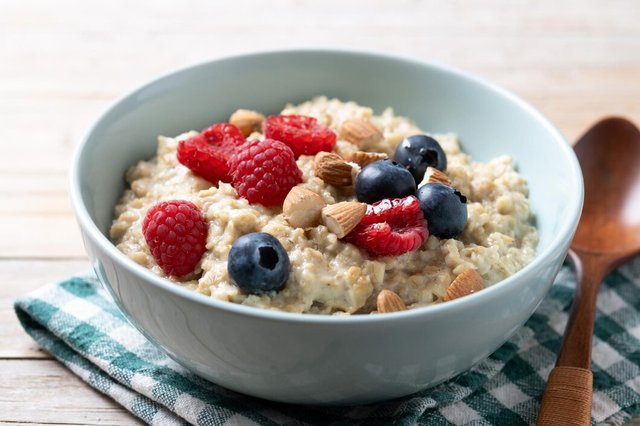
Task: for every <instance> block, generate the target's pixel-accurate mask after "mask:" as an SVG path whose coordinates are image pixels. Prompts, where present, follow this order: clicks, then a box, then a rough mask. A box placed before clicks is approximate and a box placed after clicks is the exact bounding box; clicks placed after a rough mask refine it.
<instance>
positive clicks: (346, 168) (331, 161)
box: [313, 152, 353, 186]
mask: <svg viewBox="0 0 640 426" xmlns="http://www.w3.org/2000/svg"><path fill="white" fill-rule="evenodd" d="M352 170H353V167H351V165H350V164H348V163H347V162H346V161H344V160H343V159H342V157H340V156H339V155H338V154H335V153H333V152H319V153H317V154H316V157H315V158H314V160H313V172H314V173H315V174H316V176H318V177H319V178H320V179H322V180H323V181H324V182H325V183H327V184H329V185H333V186H349V185H352V184H353V176H352Z"/></svg>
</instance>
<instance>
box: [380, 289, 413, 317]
mask: <svg viewBox="0 0 640 426" xmlns="http://www.w3.org/2000/svg"><path fill="white" fill-rule="evenodd" d="M376 305H377V308H378V312H380V313H385V312H398V311H406V310H407V306H406V305H405V304H404V301H403V300H402V298H401V297H400V296H398V295H397V294H396V293H394V292H393V291H391V290H382V291H381V292H380V293H378V298H377V299H376Z"/></svg>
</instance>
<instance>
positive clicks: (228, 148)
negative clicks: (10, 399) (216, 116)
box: [201, 123, 246, 158]
mask: <svg viewBox="0 0 640 426" xmlns="http://www.w3.org/2000/svg"><path fill="white" fill-rule="evenodd" d="M201 134H202V136H204V137H205V139H206V140H207V142H209V144H210V145H215V146H216V147H218V148H220V149H221V150H222V151H223V152H224V153H225V154H226V155H227V158H228V157H231V155H233V153H234V152H235V151H236V149H238V147H240V146H241V145H242V144H243V143H245V142H246V139H245V138H244V136H243V135H242V132H241V131H240V129H238V128H237V127H236V126H234V125H233V124H228V123H216V124H214V125H213V126H209V127H207V128H206V129H204V130H203V131H202V133H201Z"/></svg>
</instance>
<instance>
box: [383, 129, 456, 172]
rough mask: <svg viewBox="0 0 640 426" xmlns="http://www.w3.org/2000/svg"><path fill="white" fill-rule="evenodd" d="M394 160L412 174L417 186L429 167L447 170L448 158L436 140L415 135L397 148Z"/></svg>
mask: <svg viewBox="0 0 640 426" xmlns="http://www.w3.org/2000/svg"><path fill="white" fill-rule="evenodd" d="M393 159H394V160H395V161H397V162H398V163H400V164H402V165H403V166H405V167H406V168H407V170H409V171H410V172H411V174H412V175H413V178H414V179H415V181H416V184H419V183H420V182H421V181H422V178H423V177H424V172H425V171H426V170H427V167H434V168H436V169H438V170H441V171H443V172H444V171H445V170H446V169H447V156H446V154H445V153H444V150H443V149H442V147H441V146H440V144H439V143H438V141H436V140H435V139H433V138H431V137H429V136H427V135H413V136H409V137H408V138H405V139H404V140H403V141H402V142H400V144H398V146H397V147H396V152H395V154H394V156H393Z"/></svg>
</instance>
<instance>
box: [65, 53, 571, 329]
mask: <svg viewBox="0 0 640 426" xmlns="http://www.w3.org/2000/svg"><path fill="white" fill-rule="evenodd" d="M300 54H316V55H333V56H335V55H345V56H361V57H370V58H373V59H377V60H384V61H394V62H403V63H408V64H410V65H417V66H420V67H423V68H428V69H433V70H436V71H439V72H444V73H446V74H451V75H454V76H455V77H458V78H461V79H464V80H467V81H470V82H471V83H474V84H477V85H479V86H482V87H484V88H485V89H488V90H490V91H492V92H494V93H495V94H496V95H498V96H501V97H503V98H505V99H506V100H508V101H509V102H512V103H513V104H515V105H516V106H518V107H519V108H521V109H523V110H524V111H525V112H526V113H528V114H529V115H531V116H532V117H533V118H534V119H535V120H536V121H537V122H538V123H539V124H540V125H541V126H542V127H543V128H544V129H545V130H546V131H547V132H548V133H549V134H550V135H551V136H552V138H553V139H554V141H555V142H556V143H558V145H560V149H561V152H562V154H563V161H564V162H565V163H566V164H567V166H568V167H569V169H570V174H569V175H570V176H571V177H572V180H571V181H572V184H573V186H574V188H573V189H574V191H572V194H573V197H572V198H571V199H569V200H568V202H569V204H570V210H569V213H568V214H567V215H565V217H564V218H561V220H562V221H563V223H562V224H561V227H560V230H559V231H558V232H557V233H556V234H555V235H554V237H553V238H552V240H551V241H550V242H549V244H548V246H547V248H546V249H545V250H544V251H543V252H541V253H536V256H535V258H534V259H533V260H532V261H531V263H529V264H528V265H526V266H525V267H524V268H522V269H521V270H519V271H517V272H516V273H514V274H513V275H511V276H509V277H507V278H505V279H504V280H501V281H499V282H497V283H495V284H493V285H491V286H489V287H487V288H485V289H484V290H483V291H481V292H477V293H475V294H472V295H470V296H468V297H463V298H460V299H455V300H452V301H449V302H447V303H442V304H436V305H433V306H425V307H423V308H416V309H410V310H406V311H401V312H392V313H386V314H384V315H323V314H309V313H295V312H285V311H277V310H272V309H264V308H258V307H253V306H246V305H241V304H237V303H232V302H226V301H222V300H218V299H215V298H211V297H206V296H204V295H202V294H200V293H198V292H196V291H193V290H188V289H186V288H183V287H181V286H178V285H175V284H174V283H172V282H171V281H170V280H168V279H166V278H163V277H160V276H158V275H156V274H154V273H153V272H152V271H151V270H149V269H147V268H145V267H144V266H142V265H139V264H137V263H136V262H134V261H133V260H131V259H129V258H128V257H127V256H126V255H125V254H124V253H122V252H121V251H120V250H118V249H117V248H116V246H115V245H114V244H113V243H112V242H111V241H110V240H109V239H108V238H107V236H106V235H104V234H103V233H102V232H100V230H99V229H98V226H97V225H96V224H95V222H94V221H93V219H92V218H91V216H90V214H89V211H88V209H87V207H86V205H85V203H84V202H83V199H82V192H81V179H80V175H79V173H80V168H81V161H82V158H83V154H84V152H85V147H86V145H87V143H88V141H89V140H90V138H91V137H92V135H93V133H94V132H95V130H96V129H97V127H98V126H99V125H100V124H101V123H102V121H103V119H105V117H107V116H108V115H109V114H110V113H111V112H112V111H113V110H114V109H116V108H117V107H118V106H119V105H120V104H121V103H123V102H124V101H126V100H128V99H131V98H134V97H136V96H137V95H138V94H139V93H141V92H143V91H145V90H147V89H148V88H150V87H151V86H153V85H156V84H158V83H160V82H161V81H164V80H167V79H172V78H176V77H177V76H179V75H181V74H186V73H189V72H191V71H192V70H194V69H196V68H201V67H209V66H215V64H216V63H219V62H226V61H235V60H238V59H244V58H249V57H253V58H258V57H260V56H272V55H300ZM69 180H70V197H71V204H72V207H73V210H74V212H75V216H76V220H77V222H78V224H79V226H80V228H81V230H82V231H83V234H84V235H86V236H88V238H90V239H91V240H92V242H93V243H94V244H96V245H98V246H99V247H100V248H101V249H102V251H103V252H105V253H107V254H108V255H109V256H110V257H111V259H112V261H113V262H114V263H115V264H117V265H118V266H119V267H123V268H126V269H128V270H129V271H130V272H131V273H132V274H134V275H135V276H136V277H137V278H138V279H141V280H143V281H145V282H148V283H149V284H151V285H154V286H156V287H157V288H158V289H159V290H163V291H166V292H169V293H171V294H173V295H175V296H177V297H180V298H185V299H187V300H189V301H191V302H194V303H197V304H200V305H205V306H207V307H210V308H214V309H220V310H223V311H226V312H227V313H229V314H239V315H246V316H249V317H254V318H257V319H261V320H271V321H285V322H296V323H315V324H342V323H348V324H369V325H370V324H378V323H379V322H380V321H385V322H391V321H402V320H409V319H417V318H420V319H422V317H430V316H440V315H450V314H455V313H461V312H464V311H467V310H469V309H470V308H472V307H473V306H475V305H479V304H484V303H485V302H486V301H488V300H489V299H493V298H497V297H500V294H502V293H504V292H505V291H506V290H507V289H508V288H509V287H510V286H514V285H516V283H517V282H518V281H523V282H524V281H527V278H533V277H534V276H535V271H536V270H537V269H538V268H540V267H541V266H542V265H543V264H544V263H546V262H547V261H548V260H550V258H551V257H552V255H554V254H556V253H557V249H558V248H561V247H562V246H563V245H564V244H565V243H566V244H567V245H568V242H569V241H570V240H571V239H572V238H573V234H574V233H575V230H576V228H577V225H578V220H579V218H580V214H581V211H582V205H583V201H584V182H583V179H582V172H581V169H580V165H579V163H578V160H577V157H576V156H575V154H574V152H573V148H572V147H571V145H570V144H569V143H568V141H567V140H566V139H565V137H564V136H563V135H562V133H561V132H560V131H559V130H558V129H557V127H556V126H555V125H554V124H552V123H551V121H550V120H549V119H548V118H546V117H545V116H544V115H543V114H542V113H541V112H540V111H538V110H537V109H536V108H534V107H533V106H532V105H531V104H530V103H528V102H527V101H525V100H524V99H522V98H520V97H519V96H517V95H515V94H514V93H512V92H510V91H508V90H506V89H504V88H502V87H500V86H497V85H495V84H493V83H490V82H489V81H487V80H485V79H483V78H481V77H478V76H476V75H474V74H471V73H468V72H466V71H462V70H459V69H457V68H455V67H452V66H450V65H446V64H443V63H440V62H438V61H433V60H425V59H420V58H417V57H413V56H409V55H405V54H397V53H388V52H384V51H379V50H372V49H342V48H293V49H273V50H259V51H253V52H243V53H239V54H234V55H227V56H221V57H216V58H213V59H210V60H206V61H201V62H197V63H194V64H188V65H186V66H180V67H178V68H176V69H173V70H171V71H169V72H165V73H163V74H161V75H160V76H157V77H155V78H153V79H152V80H150V81H148V82H146V83H144V84H142V85H139V86H137V87H136V88H134V89H133V90H129V91H128V92H126V93H125V94H123V95H121V96H120V97H118V98H117V99H116V100H114V101H112V102H111V103H110V104H109V105H107V107H106V108H104V110H103V111H102V112H101V113H100V114H99V115H98V116H97V118H96V119H95V120H94V121H93V122H92V124H91V125H90V126H89V127H88V129H87V130H86V131H85V133H84V134H83V136H82V137H81V139H80V142H79V143H78V144H77V145H76V147H75V149H74V153H73V158H72V163H71V168H70V173H69ZM85 245H86V242H85ZM87 248H88V247H85V250H86V249H87ZM105 285H106V284H105Z"/></svg>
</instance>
